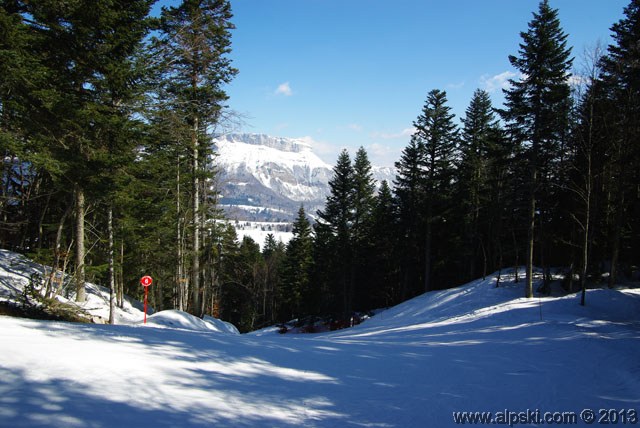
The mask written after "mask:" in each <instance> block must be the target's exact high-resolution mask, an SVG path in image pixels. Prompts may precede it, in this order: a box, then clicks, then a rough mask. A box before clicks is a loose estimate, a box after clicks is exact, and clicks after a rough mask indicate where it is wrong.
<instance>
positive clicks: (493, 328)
mask: <svg viewBox="0 0 640 428" xmlns="http://www.w3.org/2000/svg"><path fill="white" fill-rule="evenodd" d="M0 274H1V275H0V276H1V279H2V284H3V286H6V285H7V284H8V283H14V282H12V281H15V280H16V277H18V276H19V274H18V273H16V272H14V273H13V275H16V277H13V279H11V277H10V276H9V275H8V274H7V271H6V270H4V271H2V272H0ZM503 280H504V279H503ZM522 294H523V285H522V283H519V284H514V283H513V282H510V281H506V282H504V283H502V286H501V287H499V288H495V278H493V277H492V278H487V279H486V280H484V281H482V280H478V281H475V282H472V283H470V284H467V285H465V286H462V287H458V288H455V289H450V290H444V291H438V292H432V293H427V294H424V295H422V296H419V297H417V298H415V299H413V300H411V301H408V302H405V303H403V304H401V305H398V306H396V307H394V308H391V309H388V310H386V311H384V312H381V313H379V314H378V315H376V316H374V317H372V318H371V319H369V320H367V321H366V322H365V323H363V324H361V325H359V326H356V327H353V328H351V329H345V330H341V331H337V332H333V333H324V334H315V335H278V334H276V333H274V332H269V331H263V332H260V333H256V334H249V335H238V334H234V333H235V332H234V331H233V328H231V327H229V326H228V325H227V324H225V323H221V322H219V321H218V320H213V321H212V320H205V321H203V320H199V319H197V318H193V317H191V316H190V315H187V314H184V313H180V312H178V311H163V312H159V313H157V314H154V315H153V316H151V317H149V319H148V324H147V325H142V324H141V323H140V320H141V314H139V315H140V317H139V319H137V320H135V321H129V322H130V324H129V325H116V326H110V325H91V324H73V323H64V322H50V321H36V320H28V319H20V318H9V317H0V344H1V345H0V349H1V352H0V426H2V427H39V426H40V427H122V426H139V427H158V426H166V427H214V426H215V427H289V426H291V427H293V426H308V427H337V426H340V427H342V426H367V427H427V426H429V427H446V426H456V425H455V423H454V419H453V416H452V415H453V412H455V411H492V412H499V411H505V410H508V411H512V412H521V411H527V410H539V411H541V412H575V414H576V415H579V414H580V412H581V411H582V410H583V409H585V408H590V409H594V410H595V411H596V414H597V411H598V409H626V410H628V409H635V410H636V411H637V410H640V290H638V289H624V290H608V289H607V290H590V291H589V292H588V294H587V306H586V307H581V306H580V305H579V296H578V295H571V296H566V297H549V298H534V299H525V298H522V297H521V296H522ZM578 422H579V425H580V424H582V422H580V420H579V419H578ZM583 425H584V424H583ZM529 426H532V425H531V424H529ZM585 426H586V425H585Z"/></svg>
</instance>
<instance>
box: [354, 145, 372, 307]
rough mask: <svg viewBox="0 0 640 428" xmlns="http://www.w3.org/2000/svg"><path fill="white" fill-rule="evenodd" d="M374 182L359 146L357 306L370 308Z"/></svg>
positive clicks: (356, 180) (356, 167) (356, 177)
mask: <svg viewBox="0 0 640 428" xmlns="http://www.w3.org/2000/svg"><path fill="white" fill-rule="evenodd" d="M375 189H376V185H375V180H374V178H373V173H372V171H371V162H369V156H368V155H367V151H366V150H365V149H364V147H360V148H359V149H358V151H357V152H356V155H355V158H354V160H353V226H352V234H351V236H352V238H351V240H352V246H353V263H354V265H353V269H354V272H353V282H354V300H355V301H354V307H355V308H357V309H368V308H367V307H366V303H364V302H366V300H368V295H369V294H370V292H371V290H370V289H369V285H370V284H371V279H370V270H369V269H368V268H367V259H368V258H370V257H371V254H370V253H371V250H372V242H371V234H372V230H371V229H372V226H373V225H372V221H373V218H372V215H373V210H374V207H375Z"/></svg>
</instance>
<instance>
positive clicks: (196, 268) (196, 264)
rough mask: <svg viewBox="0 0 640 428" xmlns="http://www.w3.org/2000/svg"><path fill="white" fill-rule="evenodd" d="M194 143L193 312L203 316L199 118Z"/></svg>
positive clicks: (194, 132) (194, 127)
mask: <svg viewBox="0 0 640 428" xmlns="http://www.w3.org/2000/svg"><path fill="white" fill-rule="evenodd" d="M192 132H193V134H192V136H191V138H192V143H193V248H192V250H193V263H192V266H191V273H192V280H191V281H192V282H191V288H192V292H193V313H194V314H195V315H197V316H201V315H202V314H201V310H200V177H199V174H200V167H199V159H198V149H199V147H198V144H199V141H198V118H197V117H196V118H195V119H194V123H193V129H192Z"/></svg>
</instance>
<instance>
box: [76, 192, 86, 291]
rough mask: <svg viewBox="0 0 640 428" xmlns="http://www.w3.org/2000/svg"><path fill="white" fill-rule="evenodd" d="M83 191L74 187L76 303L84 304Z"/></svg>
mask: <svg viewBox="0 0 640 428" xmlns="http://www.w3.org/2000/svg"><path fill="white" fill-rule="evenodd" d="M84 210H85V200H84V189H82V188H81V187H80V186H77V187H76V302H84V301H85V300H86V298H87V295H86V290H85V286H84V282H85V269H84V259H85V250H84Z"/></svg>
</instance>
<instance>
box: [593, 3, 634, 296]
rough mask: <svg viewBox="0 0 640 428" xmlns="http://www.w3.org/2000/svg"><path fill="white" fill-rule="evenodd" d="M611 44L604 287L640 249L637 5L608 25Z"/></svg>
mask: <svg viewBox="0 0 640 428" xmlns="http://www.w3.org/2000/svg"><path fill="white" fill-rule="evenodd" d="M611 31H612V37H613V40H614V43H613V44H611V45H609V46H608V49H607V54H606V55H605V56H604V57H603V59H602V63H601V67H602V73H601V81H602V83H603V85H604V88H605V91H606V93H607V98H608V100H607V101H608V103H609V105H610V106H612V108H610V109H607V110H608V115H607V118H608V119H609V121H608V125H609V126H608V129H607V135H608V136H609V138H608V140H609V145H610V148H609V151H608V159H609V174H608V175H609V177H608V178H609V179H608V184H609V185H608V186H607V187H608V191H609V192H610V198H611V200H612V201H613V203H612V204H611V209H610V216H609V219H610V220H609V221H608V222H607V223H608V224H607V226H608V227H607V229H608V233H609V237H610V240H609V251H608V253H609V254H608V259H609V260H610V264H611V268H610V275H609V286H613V285H614V284H615V283H616V280H617V279H618V276H619V275H618V273H619V266H620V265H621V264H622V263H621V262H622V261H624V262H625V263H633V262H632V261H631V260H633V257H634V256H633V255H634V254H637V252H638V251H639V250H640V245H639V244H638V242H639V241H640V239H639V237H640V228H639V227H638V224H640V214H639V212H640V209H638V207H639V206H640V196H639V195H638V191H637V187H638V186H637V184H638V183H640V173H639V172H638V168H637V165H638V164H639V163H640V138H639V137H638V135H640V66H639V64H640V46H639V45H638V40H640V1H638V0H631V1H630V2H629V5H628V6H627V7H625V9H624V17H623V18H622V19H621V20H620V21H618V22H617V23H615V24H614V25H613V26H612V27H611Z"/></svg>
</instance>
